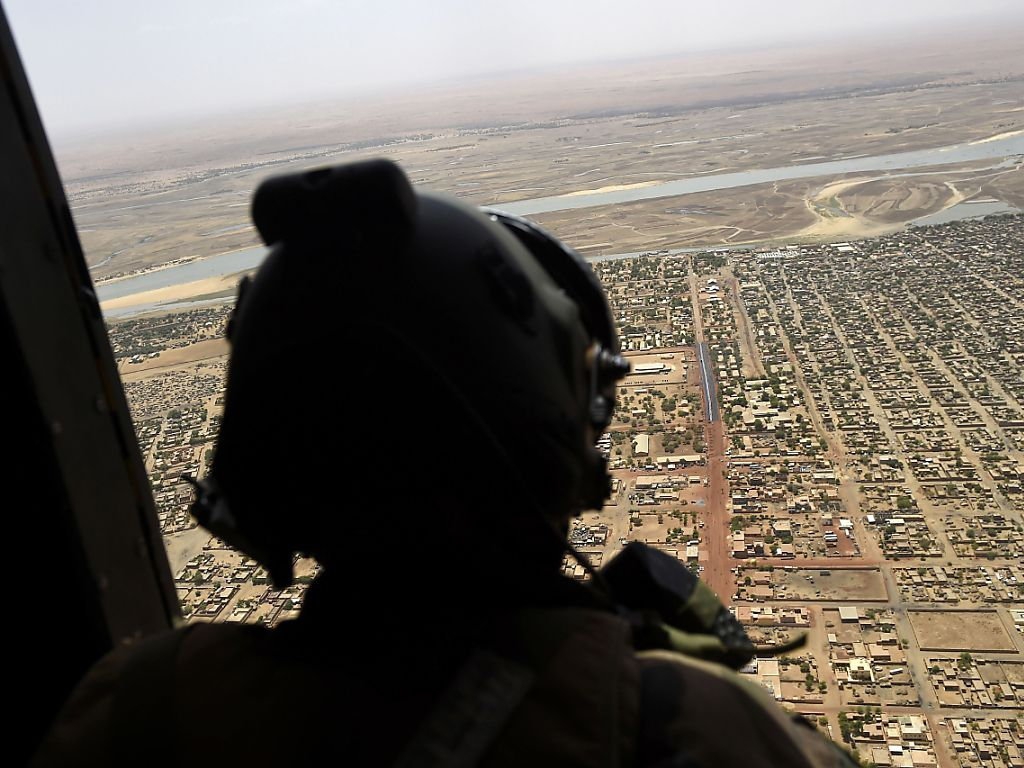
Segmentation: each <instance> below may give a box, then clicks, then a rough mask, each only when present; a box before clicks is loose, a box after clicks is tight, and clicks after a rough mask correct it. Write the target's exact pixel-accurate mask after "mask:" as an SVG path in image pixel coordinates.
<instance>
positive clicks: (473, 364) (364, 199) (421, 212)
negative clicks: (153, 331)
mask: <svg viewBox="0 0 1024 768" xmlns="http://www.w3.org/2000/svg"><path fill="white" fill-rule="evenodd" d="M252 216H253V220H254V222H255V225H256V227H257V229H258V231H259V233H260V235H261V237H262V238H263V240H264V241H265V242H266V244H267V245H268V246H269V247H270V252H269V254H268V256H267V257H266V259H265V260H264V262H263V263H262V264H261V266H260V267H259V269H258V270H257V272H256V274H255V276H254V277H253V278H252V279H245V280H243V282H242V284H241V285H240V289H239V296H238V300H237V303H236V306H235V309H234V312H233V314H232V317H231V320H230V321H229V324H228V332H227V335H228V338H229V341H230V344H231V354H230V360H229V364H228V375H227V386H226V391H225V402H224V413H223V419H222V423H221V427H220V434H219V437H218V441H217V445H216V447H215V453H214V458H213V463H212V468H211V471H210V474H209V475H208V477H207V478H206V479H205V480H203V481H202V482H200V483H198V484H197V486H198V489H197V499H196V503H195V505H194V506H193V514H194V515H195V516H196V518H197V519H198V521H199V522H200V523H201V524H202V525H204V526H205V527H206V528H208V529H209V530H211V531H212V532H213V533H215V534H217V535H219V536H221V537H222V538H223V539H225V540H226V541H227V542H228V543H231V544H233V545H234V546H236V547H238V548H239V549H241V550H242V551H244V552H246V553H247V554H249V555H251V556H252V557H254V558H255V559H257V560H259V561H260V562H261V563H263V564H264V565H265V566H266V567H267V568H268V570H269V572H270V575H271V577H272V579H273V580H274V582H275V583H276V584H277V585H278V586H282V585H285V584H287V583H289V582H290V581H291V577H292V561H293V556H294V554H295V553H306V554H311V555H313V556H318V557H320V556H323V555H324V553H325V551H326V550H327V549H328V548H330V547H331V546H335V542H333V541H332V540H333V539H336V538H338V536H339V532H341V531H345V530H346V527H345V526H346V523H345V516H347V515H360V514H364V513H365V510H351V509H347V507H348V506H350V505H348V504H347V503H346V499H347V498H348V497H349V495H350V494H352V493H354V494H355V496H356V497H357V498H358V500H359V504H362V505H365V504H366V501H367V499H369V498H378V496H377V495H376V494H378V493H379V498H386V497H387V494H388V493H389V492H392V491H393V489H394V488H395V487H400V488H402V489H403V492H404V493H406V494H408V493H411V492H413V491H415V492H416V494H417V496H418V498H411V499H406V500H405V503H406V504H413V505H415V504H417V503H420V502H421V501H422V499H423V498H424V497H426V496H429V494H430V493H431V488H430V486H432V484H433V483H434V482H435V481H436V480H437V478H438V477H439V476H443V477H444V478H445V482H446V483H448V484H449V485H452V484H457V485H458V486H459V487H460V488H463V487H465V489H467V490H466V491H465V492H466V493H467V494H469V493H471V494H473V498H476V499H478V500H479V502H480V503H479V506H480V508H481V514H483V513H484V510H488V511H490V512H491V513H492V514H498V515H501V514H527V515H535V516H537V517H539V518H542V519H544V520H547V521H555V522H557V521H563V524H564V522H565V521H567V519H568V517H569V516H571V515H573V514H578V513H579V512H580V511H581V510H583V509H587V508H600V507H601V506H602V504H603V502H604V500H605V498H606V497H607V495H608V492H609V487H610V479H609V475H608V472H607V466H606V462H605V460H604V458H603V456H602V455H601V454H600V453H599V452H598V451H597V449H596V448H595V445H594V443H595V440H596V439H597V437H598V436H599V435H600V434H601V432H602V431H603V430H604V429H605V428H606V427H607V426H608V423H609V422H610V420H611V417H612V412H613V410H614V404H615V390H616V382H617V381H618V380H619V379H620V378H622V377H623V376H624V375H625V374H626V373H627V372H628V370H629V366H628V363H627V362H626V361H625V360H624V359H623V357H622V356H621V355H620V351H619V344H618V339H617V336H616V332H615V328H614V324H613V322H612V318H611V315H610V312H609V309H608V304H607V302H606V300H605V297H604V293H603V291H602V289H601V286H600V284H599V282H598V281H597V278H596V276H595V275H594V273H593V271H592V270H591V269H590V267H589V266H588V265H587V264H586V262H584V261H583V259H582V258H581V257H580V256H579V255H578V254H576V253H575V252H574V251H573V250H572V249H570V248H568V247H567V246H565V245H564V244H562V243H560V242H559V241H558V240H556V239H555V238H553V237H552V236H550V235H549V234H547V233H546V232H544V231H543V230H542V229H541V228H539V227H537V226H536V225H534V224H533V223H531V222H529V221H527V220H526V219H522V218H519V217H516V216H511V215H509V214H505V213H502V212H500V211H497V210H489V209H479V208H475V207H473V206H470V205H467V204H465V203H463V202H461V201H459V200H457V199H455V198H452V197H447V196H443V195H439V194H433V193H430V192H424V191H420V190H414V189H413V187H412V186H411V185H410V183H409V181H408V179H407V177H406V176H405V174H404V173H403V172H402V170H401V169H400V168H399V167H398V166H397V165H395V164H394V163H392V162H390V161H386V160H372V161H367V162H359V163H353V164H347V165H340V166H336V167H330V168H324V169H319V170H315V171H310V172H305V173H298V174H291V175H286V176H281V177H277V178H272V179H270V180H268V181H266V182H264V183H263V184H261V185H260V187H259V188H258V189H257V191H256V194H255V197H254V200H253V205H252ZM410 442H411V443H413V444H415V446H416V447H415V448H414V449H410V448H407V447H400V446H408V445H409V443H410ZM409 477H413V478H415V480H414V481H408V480H407V478H409ZM368 486H369V487H368ZM413 486H415V488H414V487H413ZM355 487H358V488H359V489H360V490H358V491H354V490H353V488H355ZM513 502H514V503H513ZM495 510H497V511H495ZM513 510H515V511H513ZM359 530H363V529H359Z"/></svg>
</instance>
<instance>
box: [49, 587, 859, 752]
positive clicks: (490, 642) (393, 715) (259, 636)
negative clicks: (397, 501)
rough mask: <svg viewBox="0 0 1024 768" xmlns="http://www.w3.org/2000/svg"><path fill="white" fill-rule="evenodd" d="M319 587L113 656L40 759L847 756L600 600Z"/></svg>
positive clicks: (728, 675)
mask: <svg viewBox="0 0 1024 768" xmlns="http://www.w3.org/2000/svg"><path fill="white" fill-rule="evenodd" d="M314 592H316V585H314V588H313V589H312V590H311V593H310V596H309V597H310V598H312V599H307V605H306V607H305V608H304V610H303V615H302V616H301V617H300V618H299V619H297V620H295V621H291V622H285V623H284V624H282V625H281V626H279V627H278V628H276V629H274V630H267V629H265V628H261V627H229V626H226V625H200V626H198V627H192V628H191V629H190V630H188V631H187V633H186V634H182V631H180V630H179V632H178V633H177V634H174V635H171V634H169V635H168V636H167V637H165V638H162V639H160V638H158V639H155V640H150V641H147V643H144V644H143V645H142V646H141V650H139V649H136V650H135V651H132V650H130V649H123V650H120V651H117V652H115V653H113V654H111V655H109V656H108V657H106V658H105V659H104V660H103V661H102V662H101V663H100V664H98V665H97V666H96V667H95V668H94V669H93V671H92V672H91V673H90V674H89V675H88V677H87V678H86V680H85V681H83V683H82V684H81V685H80V687H79V689H78V690H77V691H76V693H75V695H74V696H73V697H72V699H71V700H70V701H69V703H68V704H67V705H66V707H65V710H64V712H63V713H62V716H61V718H60V719H59V720H58V723H57V725H56V726H55V727H54V729H53V730H52V732H51V733H50V735H49V738H48V740H47V742H46V743H45V744H44V746H43V748H42V750H41V751H40V752H39V753H38V755H37V758H36V761H35V763H34V764H35V765H36V766H37V767H38V768H43V767H44V766H57V765H61V766H64V765H110V764H117V763H132V764H144V765H153V766H156V765H186V764H187V765H190V766H204V765H211V766H213V765H217V766H224V765H235V764H246V765H275V766H279V765H305V764H312V763H316V762H322V761H327V760H330V761H332V762H334V763H345V764H354V765H387V764H396V762H397V764H398V765H402V766H428V765H446V766H447V765H461V764H474V763H479V764H480V765H484V766H522V765H529V766H546V765H559V766H665V767H666V768H667V767H668V766H687V767H690V766H694V767H696V766H724V765H743V766H851V765H855V764H854V763H853V762H852V760H851V759H850V758H849V756H848V755H846V753H845V752H843V751H842V750H840V749H839V748H837V747H836V746H835V745H833V744H832V743H831V742H829V741H828V740H827V739H825V738H823V737H822V736H821V735H820V734H818V733H817V732H816V731H815V730H814V729H813V727H812V726H810V725H809V724H807V723H805V722H802V721H799V720H798V719H795V718H793V717H791V716H790V715H788V714H786V713H785V712H783V711H782V710H781V709H780V708H779V707H778V706H777V705H776V704H775V702H774V701H772V700H771V699H770V698H769V697H768V695H767V693H766V691H764V690H763V689H761V688H760V687H759V686H756V685H752V684H749V683H748V682H746V681H744V680H742V679H741V678H740V677H739V676H738V675H736V674H735V673H733V672H732V671H730V670H728V669H727V668H725V667H723V666H721V665H717V664H712V663H709V662H703V661H699V660H695V659H691V658H687V657H685V656H682V655H680V654H676V653H672V652H668V651H645V652H640V653H637V652H635V651H634V650H633V648H632V645H631V630H630V627H629V625H628V624H627V623H626V622H625V621H624V620H622V619H620V618H619V617H617V616H615V615H613V614H610V613H608V612H605V611H599V610H594V609H592V608H588V607H578V606H576V607H557V606H549V607H539V608H527V609H521V610H515V611H511V612H509V613H507V614H503V615H500V614H496V615H494V616H492V617H491V618H490V619H487V620H481V619H480V617H479V616H469V615H466V614H463V615H461V616H460V615H458V614H455V613H451V614H449V615H448V616H445V617H440V618H439V619H438V620H437V621H434V622H432V623H431V622H428V623H426V624H422V625H417V626H408V625H404V624H402V623H401V622H398V621H390V622H389V620H388V619H387V618H385V617H381V618H380V622H379V624H378V625H376V626H369V627H366V631H365V632H364V633H362V634H359V633H353V628H352V627H351V626H349V627H342V626H341V622H340V619H341V617H340V616H339V615H338V611H337V610H336V609H335V608H333V605H337V603H335V602H334V601H329V602H327V603H326V604H325V603H320V602H319V601H318V600H317V599H316V595H315V594H313V593H314ZM318 603H319V604H318ZM328 609H329V610H328ZM349 618H350V617H349ZM343 629H344V630H345V631H343ZM170 637H174V638H175V639H174V640H170V641H169V640H168V638H170ZM161 643H162V644H163V645H164V646H165V647H164V649H161V648H160V645H161ZM147 649H148V650H147ZM481 649H485V651H484V652H483V653H481ZM147 656H148V657H149V659H150V661H143V662H141V663H140V661H139V660H140V659H145V658H146V657H147ZM467 658H470V659H471V660H472V659H476V660H477V661H478V662H479V663H477V664H476V668H475V672H470V673H469V674H467V670H470V669H471V668H472V667H473V666H474V665H473V664H472V663H467V661H466V659H467ZM154 659H155V660H156V661H155V663H154V661H153V660H154ZM460 681H461V682H460ZM460 687H461V689H462V690H459V689H460Z"/></svg>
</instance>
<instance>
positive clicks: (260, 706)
mask: <svg viewBox="0 0 1024 768" xmlns="http://www.w3.org/2000/svg"><path fill="white" fill-rule="evenodd" d="M252 213H253V219H254V221H255V224H256V226H257V228H258V230H259V232H260V235H261V236H262V238H263V239H264V241H265V242H266V243H267V244H268V245H269V246H270V253H269V255H268V257H267V258H266V260H265V261H264V263H263V264H262V266H261V267H260V268H259V270H258V272H257V273H256V275H255V277H254V278H253V279H252V280H251V281H249V280H246V281H244V282H243V284H242V286H241V289H240V291H239V297H238V302H237V305H236V308H235V311H234V313H233V315H232V319H231V321H230V323H229V325H228V337H229V339H230V343H231V355H230V362H229V367H228V378H227V388H226V395H225V406H224V414H223V420H222V424H221V430H220V434H219V437H218V440H217V444H216V448H215V454H214V460H213V464H212V467H211V471H210V474H209V476H208V477H206V478H204V479H203V480H202V481H200V482H198V483H197V499H196V502H195V505H194V506H193V513H194V514H195V516H196V518H197V519H198V521H199V522H200V524H202V525H203V526H205V527H206V528H207V529H209V530H210V531H211V532H213V533H215V534H216V535H218V536H220V537H221V538H223V539H224V540H225V541H227V542H228V543H230V544H231V545H233V546H235V547H236V548H238V549H240V550H241V551H243V552H244V553H246V554H247V555H249V556H251V557H253V558H255V559H256V560H258V561H259V562H260V563H261V564H263V565H264V566H265V567H266V568H267V570H268V571H269V573H270V576H271V578H272V580H273V581H274V583H275V585H276V586H278V587H283V586H285V585H288V584H289V583H290V582H291V580H292V576H293V574H292V568H293V562H294V559H295V557H296V556H297V555H298V554H302V555H308V556H311V557H314V558H316V560H317V561H318V562H319V563H320V565H321V566H322V572H321V574H320V575H319V576H318V577H317V579H316V580H315V581H314V583H313V584H312V585H311V587H310V588H309V590H308V592H307V594H306V596H305V599H304V601H303V605H302V609H301V614H300V616H299V617H298V618H297V619H295V620H292V621H286V622H282V623H281V624H279V625H278V626H277V627H275V628H274V629H267V628H265V627H259V626H227V625H223V624H217V625H208V624H203V625H193V626H190V627H188V628H186V629H179V630H177V631H175V632H170V633H167V634H165V635H163V636H159V637H156V638H151V639H149V640H147V641H145V642H143V643H141V644H139V645H138V646H136V647H132V648H126V649H119V650H117V651H115V652H113V653H111V654H110V655H108V656H107V657H106V658H105V659H103V660H102V661H101V662H100V663H99V664H97V666H96V667H95V668H94V669H93V670H92V671H91V672H90V673H89V675H88V676H87V677H86V679H85V680H84V681H83V682H82V683H81V684H80V686H79V688H78V689H77V691H76V692H75V694H74V695H73V696H72V698H71V700H70V701H69V702H68V704H67V705H66V707H65V709H64V712H63V713H62V715H61V717H60V718H59V719H58V722H57V723H56V724H55V726H54V728H53V730H52V732H51V733H50V735H49V738H48V739H47V741H46V743H45V744H44V745H43V748H42V750H41V751H40V752H39V754H38V756H37V760H36V764H37V765H39V766H49V765H68V764H88V765H107V764H118V763H132V764H134V765H140V764H142V765H190V766H196V765H218V766H224V765H306V764H312V763H321V762H323V763H325V764H336V765H338V764H344V765H373V766H378V765H398V766H470V765H486V766H505V765H508V766H522V765H525V766H547V765H559V766H569V765H573V766H619V765H622V766H721V765H743V766H762V765H763V766H780V765H786V766H818V765H852V764H853V763H852V761H851V760H850V758H849V757H848V756H847V755H846V753H844V752H843V751H841V750H840V749H838V748H837V747H835V746H834V745H832V744H831V742H829V741H828V740H826V739H824V738H823V737H822V736H820V735H819V734H818V733H817V732H816V731H815V730H814V729H813V728H812V727H811V726H809V725H808V724H806V723H805V722H803V721H801V720H800V719H799V718H794V717H792V716H791V715H789V714H787V713H785V712H784V711H783V710H781V709H780V708H778V707H777V706H776V704H775V703H774V702H773V701H771V699H770V698H769V697H768V696H767V695H766V693H765V692H764V691H763V690H760V689H759V688H758V687H757V686H754V685H751V684H749V683H747V682H745V681H744V680H742V679H741V678H740V677H739V676H738V675H736V674H735V673H734V672H733V671H732V669H731V668H730V667H733V668H735V667H738V666H741V665H742V664H744V663H746V661H748V660H749V659H750V658H751V657H752V656H753V654H754V653H755V649H754V648H753V646H752V645H751V644H750V642H749V640H748V639H747V638H746V635H745V634H744V633H743V631H742V629H741V628H740V627H739V625H738V624H737V623H736V622H735V620H734V619H733V618H732V616H731V615H730V614H729V613H728V612H727V611H726V610H725V608H724V607H723V606H722V605H721V604H720V603H719V602H718V600H717V599H716V598H715V597H714V595H713V594H712V593H711V592H710V590H708V589H707V587H706V586H704V585H703V584H702V583H701V582H699V581H697V580H696V579H695V578H694V577H693V576H692V575H691V574H690V572H689V571H688V570H686V569H685V568H684V567H683V566H681V565H680V564H679V563H678V562H677V561H675V560H674V558H671V557H669V556H668V555H665V554H662V553H660V552H657V551H654V550H650V549H647V548H645V547H643V546H642V545H635V544H634V545H630V546H628V547H626V548H625V550H624V551H623V552H622V553H621V554H619V555H618V556H617V557H616V558H614V559H613V560H612V561H611V564H609V565H607V566H605V567H604V568H602V569H600V570H599V571H596V572H595V571H593V569H589V564H587V567H588V569H589V570H590V572H591V575H592V578H591V580H590V581H589V582H588V583H587V584H581V583H578V582H575V581H572V580H570V579H567V578H565V577H563V576H562V575H561V565H562V562H563V558H564V557H565V556H566V553H567V552H569V553H570V554H571V555H572V556H575V557H577V558H579V559H580V560H581V561H584V563H585V559H584V558H583V557H582V555H579V554H578V553H575V552H574V551H572V547H571V546H570V545H569V543H568V541H567V530H568V526H569V523H570V520H571V519H572V518H573V517H574V516H576V515H578V514H579V513H580V512H581V511H582V510H585V509H594V508H600V506H601V505H602V504H603V502H604V500H605V498H606V497H607V495H608V490H609V482H610V481H609V475H608V471H607V467H606V463H605V460H604V458H603V457H602V455H601V453H600V452H599V451H597V450H596V449H595V447H594V444H595V440H596V439H597V437H599V436H600V435H601V433H602V432H603V431H604V430H605V428H606V427H607V426H608V424H609V422H610V421H611V417H612V412H613V410H614V405H615V391H616V383H617V382H618V381H619V380H620V379H621V378H622V377H623V376H624V375H625V374H626V373H627V371H628V364H627V363H626V361H625V360H624V359H623V358H622V356H621V355H620V350H619V344H618V340H617V337H616V332H615V327H614V323H613V321H612V317H611V314H610V311H609V308H608V305H607V302H606V300H605V297H604V294H603V292H602V290H601V287H600V285H599V283H598V282H597V279H596V277H595V276H594V274H593V272H592V271H591V270H590V268H589V267H588V266H587V265H586V263H585V262H584V261H583V260H582V259H581V258H580V257H579V256H578V255H577V254H576V253H575V252H573V251H572V250H571V249H569V248H568V247H566V246H565V245H563V244H562V243H560V242H558V241H557V240H556V239H554V238H553V237H551V236H550V235H548V234H546V233H545V232H544V231H543V230H541V229H540V228H538V227H536V226H535V225H533V224H531V223H530V222H528V221H526V220H523V219H520V218H517V217H513V216H509V215H506V214H502V213H499V212H497V211H489V210H486V209H477V208H474V207H471V206H468V205H466V204H464V203H461V202H459V201H457V200H455V199H452V198H448V197H444V196H441V195H434V194H429V193H425V192H421V191H415V190H414V189H413V188H412V186H411V185H410V184H409V182H408V180H407V178H406V176H405V175H404V173H403V172H402V171H401V170H400V169H399V168H398V167H397V166H396V165H394V164H393V163H390V162H388V161H383V160H377V161H368V162H363V163H356V164H350V165H343V166H338V167H334V168H327V169H322V170H317V171H312V172H308V173H302V174H296V175H290V176H283V177H279V178H276V179H271V180H269V181H267V182H265V183H264V184H263V185H261V187H260V188H259V190H258V191H257V193H256V195H255V198H254V201H253V210H252Z"/></svg>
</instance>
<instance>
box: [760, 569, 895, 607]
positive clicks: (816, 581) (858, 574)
mask: <svg viewBox="0 0 1024 768" xmlns="http://www.w3.org/2000/svg"><path fill="white" fill-rule="evenodd" d="M780 571H781V572H780ZM775 583H776V594H779V595H780V596H782V595H784V596H785V599H787V600H843V601H863V602H871V601H883V600H885V599H886V597H887V596H886V591H885V583H884V582H883V581H882V574H881V573H880V572H879V570H878V569H877V568H794V569H792V570H785V569H778V568H776V569H775ZM783 586H785V588H786V589H785V590H783V591H781V592H780V590H781V587H783Z"/></svg>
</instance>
